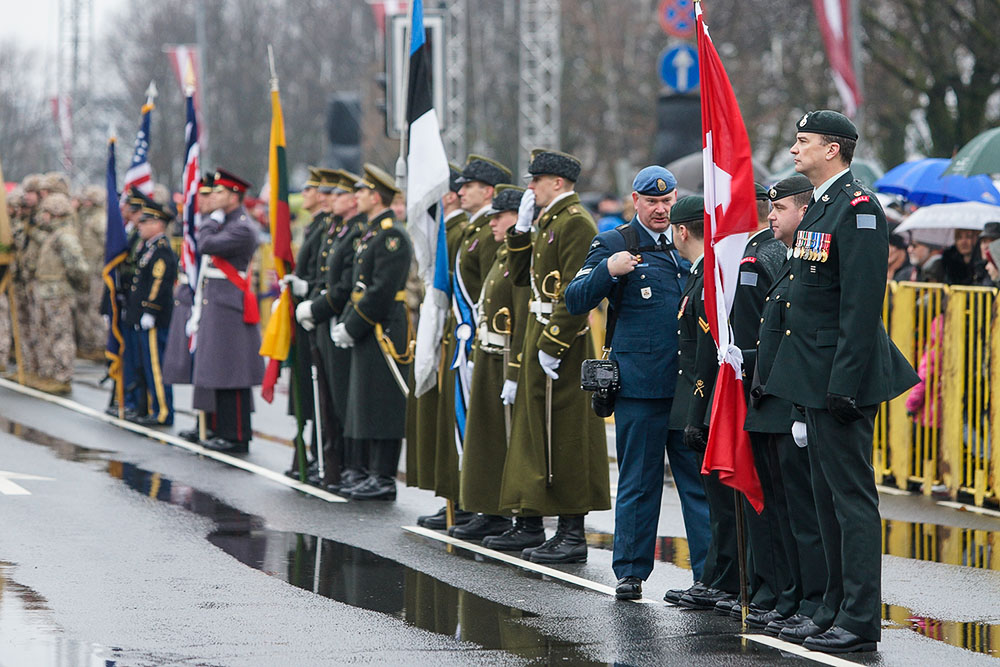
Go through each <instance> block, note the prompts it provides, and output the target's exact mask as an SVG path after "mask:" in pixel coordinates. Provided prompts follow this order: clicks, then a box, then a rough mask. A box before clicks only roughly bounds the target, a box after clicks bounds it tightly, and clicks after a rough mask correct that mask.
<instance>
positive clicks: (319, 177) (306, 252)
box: [281, 167, 334, 483]
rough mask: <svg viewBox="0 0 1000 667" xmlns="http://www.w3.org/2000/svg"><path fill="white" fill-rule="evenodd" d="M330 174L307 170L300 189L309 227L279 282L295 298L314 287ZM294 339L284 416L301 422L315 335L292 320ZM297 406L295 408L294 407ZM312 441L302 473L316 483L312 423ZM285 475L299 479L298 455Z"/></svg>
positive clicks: (309, 395) (307, 405)
mask: <svg viewBox="0 0 1000 667" xmlns="http://www.w3.org/2000/svg"><path fill="white" fill-rule="evenodd" d="M331 177H332V172H331V171H330V170H328V169H320V168H318V167H309V178H308V179H307V180H306V182H305V183H304V184H303V186H302V207H303V208H304V209H305V210H306V211H307V212H308V213H309V215H310V216H312V219H311V220H310V221H309V225H308V226H307V227H306V229H305V233H304V235H303V238H302V245H300V246H299V251H298V253H297V255H296V256H295V270H294V271H292V272H289V273H286V274H285V275H284V276H283V277H282V279H281V282H282V284H284V285H288V286H289V289H291V290H292V296H293V297H295V298H296V299H302V300H307V299H308V298H309V293H310V291H311V290H312V289H313V288H314V287H315V286H316V285H317V283H318V280H319V278H318V276H319V268H318V263H319V245H320V242H321V238H322V236H323V232H324V231H325V230H326V228H327V227H328V226H329V225H330V222H331V220H330V218H331V216H332V214H331V213H330V207H329V195H330V193H331V192H332V191H333V180H334V179H332V178H331ZM295 340H297V341H301V342H303V345H302V346H301V347H299V348H298V349H297V351H296V356H295V381H294V386H293V387H292V391H289V395H288V414H290V415H295V414H296V411H297V412H298V414H299V417H300V418H301V419H302V420H307V419H308V420H312V419H313V406H314V404H315V401H314V397H313V382H312V368H313V352H314V349H315V347H316V336H315V334H314V333H313V332H312V331H311V330H310V329H307V328H305V327H304V326H303V325H302V324H301V323H300V322H299V321H298V319H296V321H295ZM296 406H297V407H296ZM310 428H311V430H312V442H311V443H310V455H311V458H312V460H311V463H310V464H309V467H308V470H307V472H306V481H308V482H310V483H319V482H320V480H319V478H318V476H319V465H318V463H317V462H316V452H317V451H318V450H317V443H318V434H319V431H318V429H317V427H316V423H315V421H313V422H312V425H311V427H310ZM285 475H287V476H288V477H291V478H292V479H298V478H299V468H298V453H297V452H296V453H293V455H292V465H291V467H290V468H289V469H288V470H286V471H285Z"/></svg>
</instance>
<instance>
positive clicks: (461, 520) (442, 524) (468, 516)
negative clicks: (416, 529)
mask: <svg viewBox="0 0 1000 667" xmlns="http://www.w3.org/2000/svg"><path fill="white" fill-rule="evenodd" d="M475 518H476V513H475V512H466V511H465V510H460V509H456V510H455V522H454V524H453V525H455V526H464V525H465V524H467V523H469V522H470V521H472V520H473V519H475ZM417 525H418V526H422V527H424V528H430V529H431V530H444V529H445V528H447V527H448V506H447V505H445V506H444V507H442V508H441V509H439V510H438V511H437V512H436V513H435V514H425V515H423V516H418V517H417Z"/></svg>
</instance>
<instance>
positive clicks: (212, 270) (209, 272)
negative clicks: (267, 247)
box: [201, 266, 247, 280]
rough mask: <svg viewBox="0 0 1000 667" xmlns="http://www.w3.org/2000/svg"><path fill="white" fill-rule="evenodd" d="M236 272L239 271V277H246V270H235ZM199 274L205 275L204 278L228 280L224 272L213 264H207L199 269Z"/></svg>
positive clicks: (244, 278)
mask: <svg viewBox="0 0 1000 667" xmlns="http://www.w3.org/2000/svg"><path fill="white" fill-rule="evenodd" d="M237 273H239V275H240V278H243V280H246V278H247V272H246V271H237ZM201 275H203V276H205V277H206V278H215V279H216V280H229V278H228V277H227V276H226V274H225V273H223V272H222V269H220V268H217V267H214V266H207V267H205V268H203V269H202V270H201Z"/></svg>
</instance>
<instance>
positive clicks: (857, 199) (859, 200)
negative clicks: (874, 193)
mask: <svg viewBox="0 0 1000 667" xmlns="http://www.w3.org/2000/svg"><path fill="white" fill-rule="evenodd" d="M870 200H871V197H869V196H868V195H861V196H860V197H855V198H854V199H852V200H851V206H857V205H858V204H860V203H862V202H866V201H870Z"/></svg>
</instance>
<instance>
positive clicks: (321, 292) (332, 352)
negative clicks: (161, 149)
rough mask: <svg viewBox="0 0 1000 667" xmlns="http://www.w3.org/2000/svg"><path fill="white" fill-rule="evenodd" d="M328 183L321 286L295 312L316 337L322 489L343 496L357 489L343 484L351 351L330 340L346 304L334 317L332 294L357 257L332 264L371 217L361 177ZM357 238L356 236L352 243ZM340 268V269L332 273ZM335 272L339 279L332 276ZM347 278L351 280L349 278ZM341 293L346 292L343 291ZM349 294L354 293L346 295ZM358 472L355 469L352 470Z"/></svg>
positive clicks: (329, 177)
mask: <svg viewBox="0 0 1000 667" xmlns="http://www.w3.org/2000/svg"><path fill="white" fill-rule="evenodd" d="M323 178H324V179H325V181H324V182H328V183H329V189H330V192H329V194H328V198H329V210H330V218H329V223H330V224H329V225H328V227H327V228H326V229H325V230H324V232H323V234H322V235H321V240H320V242H319V243H318V244H317V253H318V258H317V271H316V278H317V284H316V285H314V286H313V287H312V288H311V289H310V291H309V299H308V300H306V301H303V302H302V303H300V304H299V305H298V307H297V308H296V312H295V315H296V319H297V320H298V321H299V324H301V325H302V326H303V327H304V328H306V329H307V330H309V331H310V332H312V333H314V334H315V341H316V352H317V357H316V359H315V360H314V363H315V364H318V365H317V369H320V368H321V369H322V373H321V374H320V382H319V383H318V384H319V390H320V401H319V403H320V419H321V420H322V425H323V438H322V442H323V456H324V459H323V460H324V464H325V465H324V472H325V475H326V478H325V479H324V480H322V485H323V486H324V487H325V488H326V489H328V490H331V491H334V492H339V491H340V490H342V489H346V488H349V487H350V486H353V485H354V484H343V483H342V482H345V481H347V480H344V479H342V477H343V475H342V473H343V472H344V470H345V468H344V435H343V431H344V428H343V424H344V418H345V416H346V412H345V410H344V409H343V407H344V402H345V401H346V388H347V382H346V379H347V374H348V373H349V372H350V363H351V362H350V359H351V354H350V350H343V349H340V348H338V347H337V346H336V345H334V344H333V341H332V340H331V339H330V326H331V321H332V322H333V323H334V324H335V323H336V320H335V319H334V318H335V317H336V316H339V315H340V313H341V312H342V311H343V306H344V303H345V301H340V302H339V303H338V306H337V308H336V313H334V307H333V303H334V302H333V300H332V297H331V293H332V292H336V291H337V290H338V286H339V285H340V284H341V283H342V282H343V280H344V275H343V274H344V268H345V267H346V268H347V271H348V272H349V271H350V269H351V265H350V262H344V261H343V259H348V258H350V257H353V246H351V248H352V250H351V252H350V253H349V254H348V253H343V254H342V259H341V260H339V261H337V262H336V264H335V263H334V257H335V256H336V253H337V250H338V249H339V248H340V246H342V245H344V244H345V240H346V239H347V238H348V235H349V233H350V232H351V230H352V228H353V229H357V228H358V227H359V226H360V225H361V224H362V222H365V223H366V222H367V217H366V216H364V215H363V214H359V213H358V204H357V198H356V197H355V194H354V184H355V183H357V182H358V180H359V179H358V176H356V175H354V174H351V173H350V172H347V171H344V170H342V169H337V170H332V171H329V172H328V173H327V170H324V174H323ZM355 238H358V236H356V235H352V236H351V239H355ZM335 266H336V268H334V267H335ZM333 273H336V277H334V276H333V275H332V274H333ZM347 278H348V279H349V278H350V276H349V275H348V276H347ZM342 293H343V291H342ZM346 294H347V295H348V296H349V295H350V288H349V286H348V289H347V290H346ZM352 470H354V468H352ZM353 477H354V480H353V481H354V483H355V484H356V483H359V482H361V481H362V480H363V479H364V478H365V477H367V476H366V475H361V476H360V477H359V476H358V475H356V474H354V475H353Z"/></svg>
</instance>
